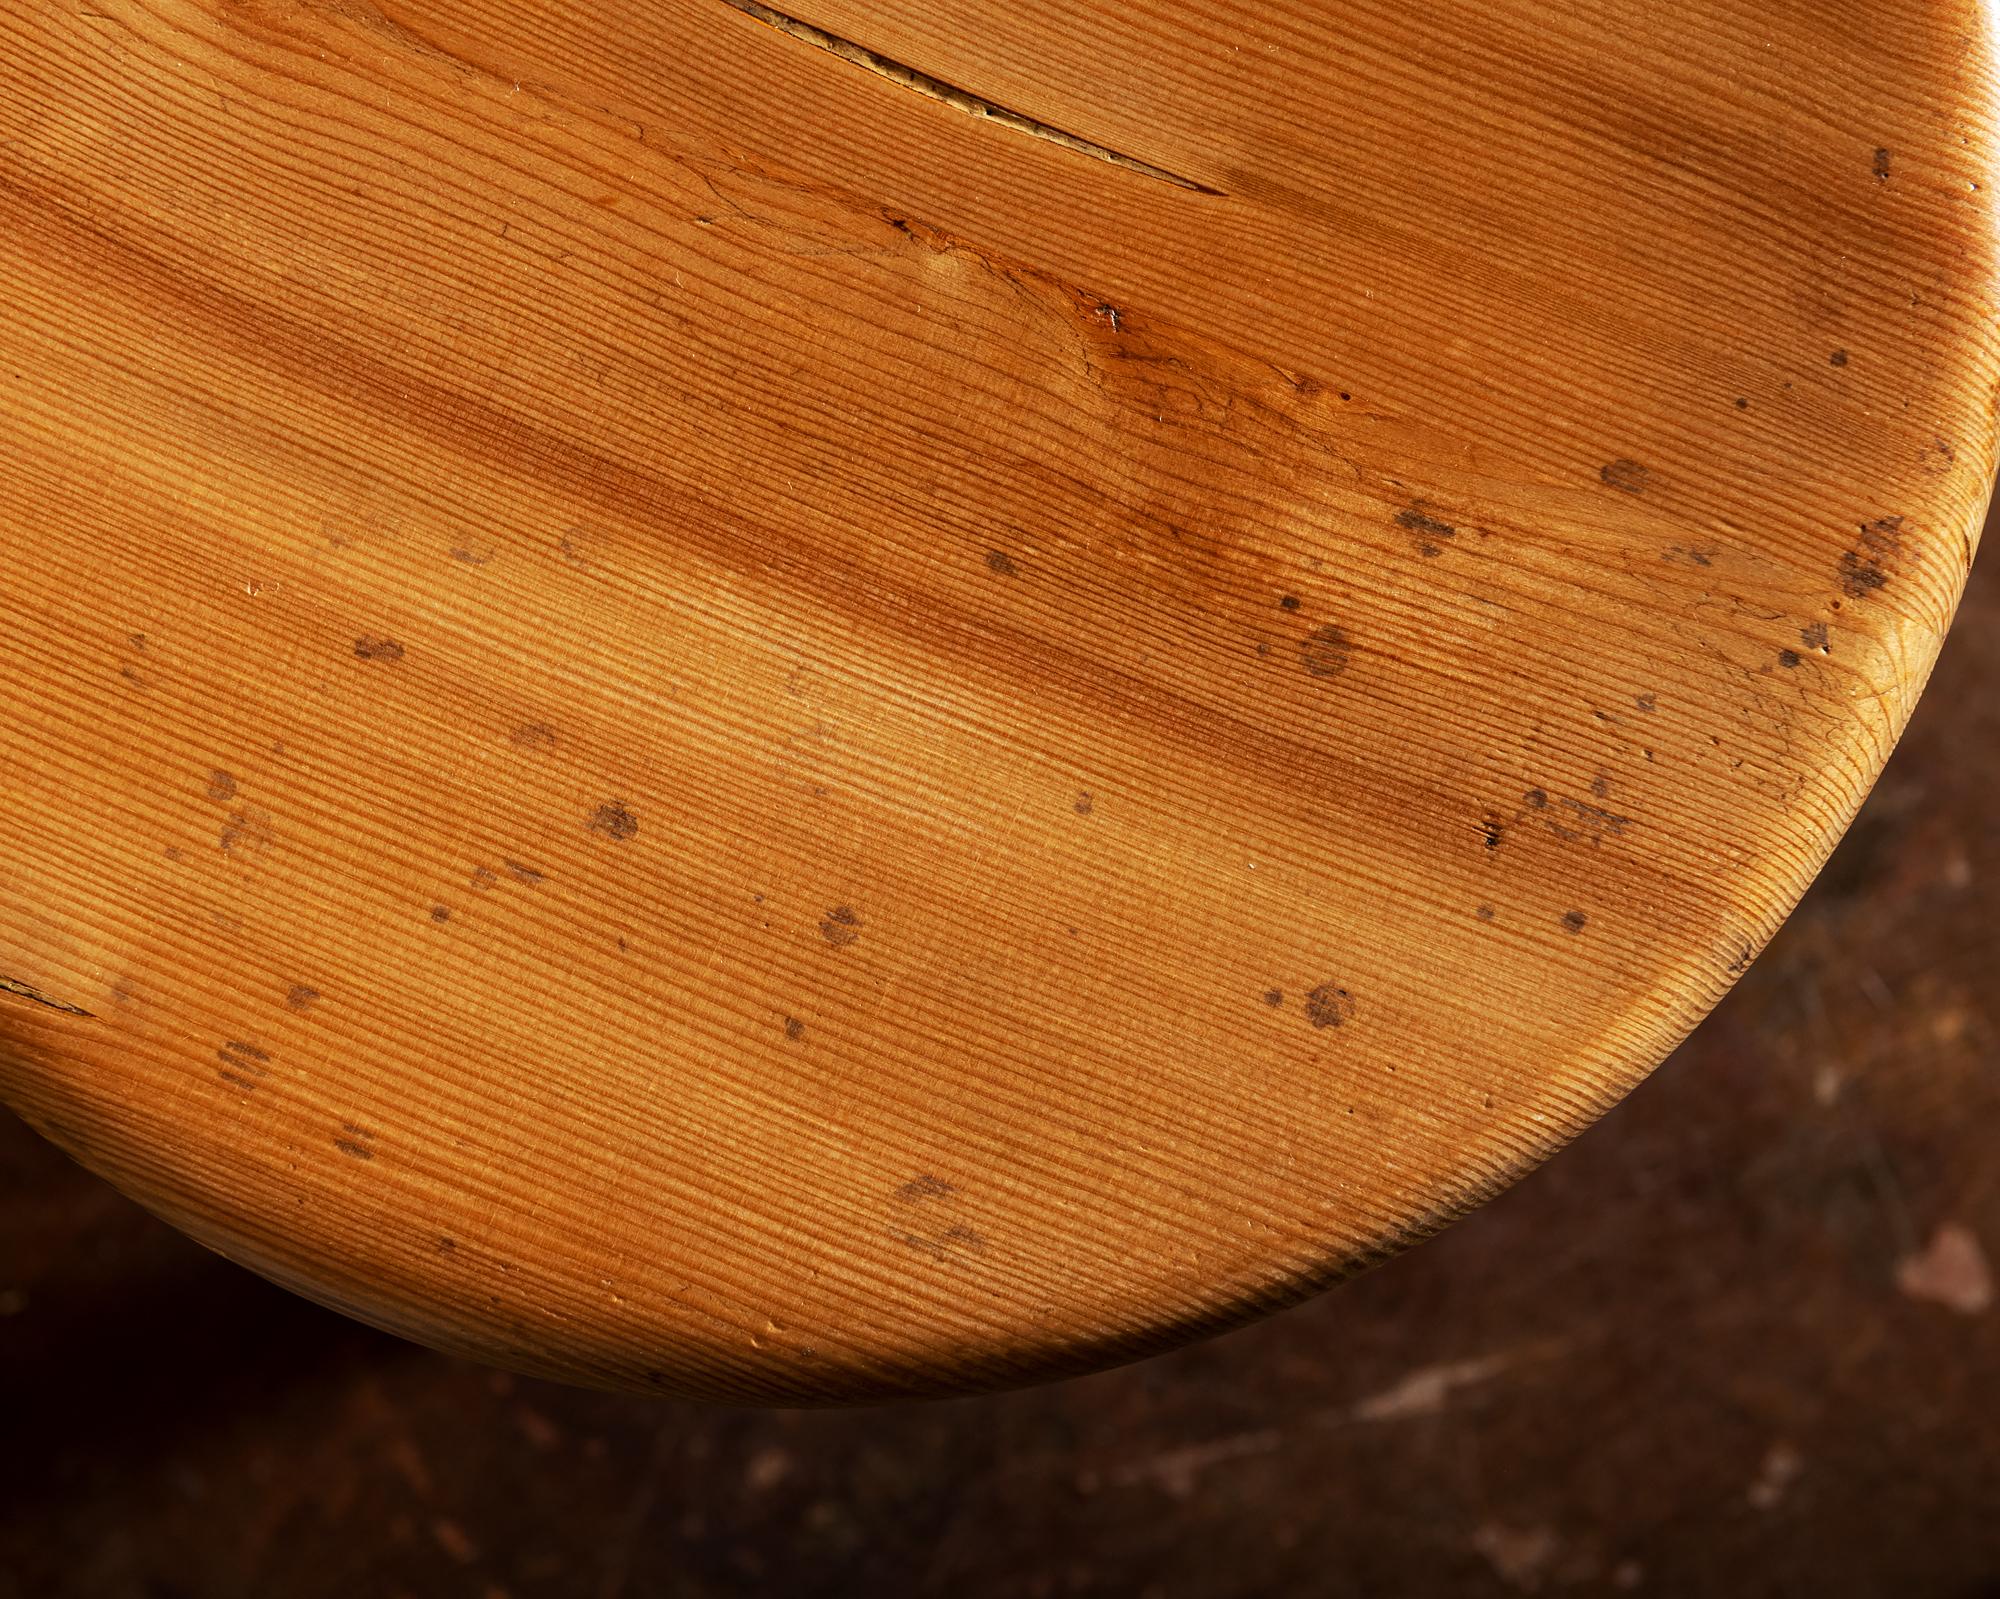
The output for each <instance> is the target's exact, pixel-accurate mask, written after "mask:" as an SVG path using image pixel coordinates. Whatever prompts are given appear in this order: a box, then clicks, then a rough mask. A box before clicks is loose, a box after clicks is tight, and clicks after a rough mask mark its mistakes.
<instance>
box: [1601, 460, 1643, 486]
mask: <svg viewBox="0 0 2000 1599" xmlns="http://www.w3.org/2000/svg"><path fill="white" fill-rule="evenodd" d="M1597 475H1598V477H1599V478H1600V479H1602V480H1603V482H1604V484H1605V486H1606V487H1607V488H1614V489H1617V490H1618V491H1619V492H1620V493H1623V494H1644V493H1645V492H1646V484H1647V482H1648V480H1650V479H1651V477H1652V475H1653V474H1652V472H1651V470H1650V469H1649V468H1647V467H1644V466H1641V465H1640V464H1639V463H1638V462H1637V461H1630V460H1626V459H1625V458H1623V457H1622V456H1621V457H1620V458H1619V459H1618V460H1616V461H1607V462H1605V464H1604V465H1603V466H1601V467H1599V468H1598V469H1597Z"/></svg>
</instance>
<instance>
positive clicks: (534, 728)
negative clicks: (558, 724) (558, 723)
mask: <svg viewBox="0 0 2000 1599" xmlns="http://www.w3.org/2000/svg"><path fill="white" fill-rule="evenodd" d="M507 738H508V741H509V742H510V743H512V744H513V746H514V747H515V748H516V749H521V750H550V749H554V748H555V747H556V730H555V729H554V728H553V727H550V726H549V724H548V723H547V722H526V723H523V724H522V725H521V726H520V727H517V728H515V729H514V731H513V732H511V733H509V734H508V735H507Z"/></svg>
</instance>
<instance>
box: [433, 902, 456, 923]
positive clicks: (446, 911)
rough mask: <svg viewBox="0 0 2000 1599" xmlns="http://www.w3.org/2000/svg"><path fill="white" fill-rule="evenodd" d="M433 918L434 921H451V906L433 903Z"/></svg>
mask: <svg viewBox="0 0 2000 1599" xmlns="http://www.w3.org/2000/svg"><path fill="white" fill-rule="evenodd" d="M431 920H432V921H434V922H448V921H450V920H451V907H450V906H449V905H433V906H432V907H431Z"/></svg>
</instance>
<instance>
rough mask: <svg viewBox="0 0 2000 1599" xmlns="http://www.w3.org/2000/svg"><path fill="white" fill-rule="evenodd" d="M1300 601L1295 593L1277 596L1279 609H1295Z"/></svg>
mask: <svg viewBox="0 0 2000 1599" xmlns="http://www.w3.org/2000/svg"><path fill="white" fill-rule="evenodd" d="M1301 603H1302V602H1301V601H1300V599H1299V597H1298V596H1297V595H1296V594H1280V595H1279V596H1278V609H1279V610H1281V611H1296V610H1297V609H1298V608H1299V606H1300V604H1301Z"/></svg>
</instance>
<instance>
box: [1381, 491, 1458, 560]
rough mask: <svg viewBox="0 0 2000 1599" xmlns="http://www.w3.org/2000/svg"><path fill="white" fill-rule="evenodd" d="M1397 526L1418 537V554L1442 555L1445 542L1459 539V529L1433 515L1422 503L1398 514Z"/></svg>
mask: <svg viewBox="0 0 2000 1599" xmlns="http://www.w3.org/2000/svg"><path fill="white" fill-rule="evenodd" d="M1396 525H1397V526H1398V527H1400V528H1403V529H1405V530H1407V531H1408V532H1411V533H1414V534H1416V535H1417V539H1416V544H1417V553H1418V554H1419V555H1423V556H1433V555H1442V554H1443V553H1444V542H1445V541H1448V540H1451V539H1455V538H1457V537H1458V529H1457V528H1455V527H1453V526H1452V525H1451V523H1449V522H1447V521H1445V520H1444V519H1443V518H1441V517H1436V516H1433V515H1431V513H1430V512H1429V511H1427V510H1425V509H1424V507H1423V505H1422V504H1421V503H1419V504H1416V505H1413V506H1411V507H1410V508H1409V509H1408V510H1406V511H1399V512H1397V514H1396Z"/></svg>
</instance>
